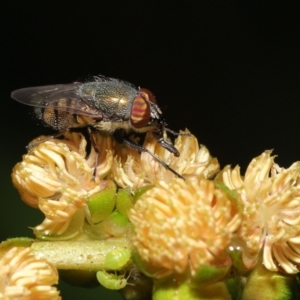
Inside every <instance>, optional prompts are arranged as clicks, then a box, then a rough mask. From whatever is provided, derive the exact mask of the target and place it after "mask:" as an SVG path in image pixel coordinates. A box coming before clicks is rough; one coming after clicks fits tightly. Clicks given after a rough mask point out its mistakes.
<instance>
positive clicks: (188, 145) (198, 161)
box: [112, 130, 219, 190]
mask: <svg viewBox="0 0 300 300" xmlns="http://www.w3.org/2000/svg"><path fill="white" fill-rule="evenodd" d="M182 134H183V135H180V136H178V138H177V139H176V140H175V144H174V145H175V147H176V148H177V150H178V151H179V153H180V156H179V157H175V156H174V155H173V154H172V153H170V152H169V151H168V150H166V149H165V148H163V147H162V146H161V145H160V144H159V143H158V142H157V141H156V140H155V139H154V137H153V136H152V134H151V133H148V134H147V135H146V139H145V141H144V144H143V147H145V148H147V149H148V150H149V151H150V152H151V153H153V154H154V155H156V156H158V157H159V158H160V159H161V160H162V161H163V162H165V163H166V164H167V165H168V166H169V167H170V168H171V169H173V170H174V171H176V172H177V173H178V174H180V175H181V176H183V177H184V178H186V179H190V180H192V179H196V178H197V177H199V176H203V177H204V178H211V177H212V176H213V175H215V174H216V173H217V172H218V171H219V163H218V161H217V159H216V158H212V157H211V155H210V154H209V151H208V150H207V148H206V147H205V146H203V145H201V146H200V148H199V145H198V141H197V139H196V138H195V136H193V135H191V134H189V131H188V130H186V131H184V132H182ZM184 134H185V135H184ZM112 173H113V177H114V179H115V180H116V182H117V183H118V185H119V186H121V187H127V186H130V187H131V188H132V190H135V189H136V188H138V187H141V186H143V185H148V184H153V183H155V182H158V181H160V180H163V181H166V182H168V181H170V180H172V179H173V178H175V177H176V175H175V174H174V173H172V172H171V171H170V170H168V169H167V168H165V167H164V166H163V165H162V164H161V163H159V162H158V161H157V160H156V159H155V158H153V156H151V155H150V154H149V153H147V152H142V153H141V154H138V153H137V152H136V151H135V150H132V149H124V148H122V149H121V151H117V156H115V158H114V166H113V168H112Z"/></svg>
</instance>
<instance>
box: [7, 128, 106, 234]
mask: <svg viewBox="0 0 300 300" xmlns="http://www.w3.org/2000/svg"><path fill="white" fill-rule="evenodd" d="M95 139H96V140H95V142H96V143H98V144H101V145H103V146H105V147H106V151H104V152H101V153H99V154H97V153H95V150H94V149H92V151H91V153H90V155H89V156H88V157H87V153H86V144H87V143H86V140H85V138H84V136H83V135H81V134H78V133H66V139H65V140H58V139H51V140H47V141H45V142H42V143H38V144H37V145H36V146H34V147H32V149H31V150H30V151H29V153H28V154H26V155H24V156H23V161H22V162H21V163H18V164H17V165H16V166H15V168H14V170H13V174H12V179H13V183H14V185H15V186H16V187H17V189H18V190H19V192H20V194H21V197H22V199H23V201H25V202H26V203H27V204H29V205H31V206H34V207H37V206H38V207H39V209H40V210H41V211H42V212H43V213H44V214H45V216H46V218H45V220H44V222H43V223H42V224H40V225H39V226H37V227H36V228H35V230H36V232H43V233H44V234H46V235H47V234H61V233H63V232H64V231H65V230H66V229H67V227H68V225H69V223H70V221H71V219H72V216H73V215H74V214H75V213H76V212H77V211H78V210H80V209H82V208H84V207H85V205H86V201H87V199H88V198H89V197H91V196H92V195H94V194H96V193H98V192H99V191H100V190H101V188H102V187H101V178H103V177H104V176H106V174H107V173H108V172H109V170H110V168H111V164H112V139H111V137H102V136H101V135H96V136H95ZM96 162H97V167H96V168H95V163H96ZM94 173H95V176H94Z"/></svg>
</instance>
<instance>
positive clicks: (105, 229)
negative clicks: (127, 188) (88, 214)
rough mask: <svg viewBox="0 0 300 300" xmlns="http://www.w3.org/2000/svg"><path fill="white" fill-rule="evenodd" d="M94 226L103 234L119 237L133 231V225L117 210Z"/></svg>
mask: <svg viewBox="0 0 300 300" xmlns="http://www.w3.org/2000/svg"><path fill="white" fill-rule="evenodd" d="M93 228H94V230H97V231H98V232H100V233H101V234H104V235H107V236H116V237H118V236H124V235H127V234H129V233H131V231H132V228H133V226H132V224H131V223H130V221H129V219H128V218H127V217H126V216H124V215H122V214H121V213H120V212H118V211H117V210H115V211H114V212H113V213H112V214H111V215H110V216H109V217H108V218H106V219H105V220H104V221H102V222H101V223H100V224H98V225H96V226H93Z"/></svg>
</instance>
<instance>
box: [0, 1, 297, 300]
mask: <svg viewBox="0 0 300 300" xmlns="http://www.w3.org/2000/svg"><path fill="white" fill-rule="evenodd" d="M241 2H242V3H241ZM0 14H1V15H0V20H1V21H0V22H1V24H0V25H1V43H0V47H1V55H0V57H1V58H0V62H1V66H0V72H1V85H0V93H1V101H2V106H1V109H0V114H1V118H0V120H1V127H0V133H1V134H0V139H1V146H0V153H1V156H0V162H1V172H0V176H1V177H0V179H1V185H0V187H1V193H0V195H1V206H0V209H1V224H0V226H1V227H0V234H1V239H2V240H3V239H5V238H7V237H14V236H24V235H26V236H30V235H31V230H30V229H28V226H34V225H36V224H38V223H39V222H40V221H41V220H42V216H41V214H39V213H38V212H37V211H34V210H33V209H31V208H29V207H27V206H26V205H25V204H23V203H22V202H21V201H20V199H19V196H18V194H17V192H16V191H15V190H14V188H13V187H12V184H11V181H10V173H11V169H12V167H13V166H14V165H15V164H16V163H17V162H18V161H20V160H21V156H22V154H24V153H25V152H26V149H25V146H26V145H27V144H28V142H29V141H30V140H31V139H33V138H35V137H37V136H38V135H40V134H44V133H49V130H48V129H45V128H44V127H43V126H40V125H38V121H37V120H35V119H34V118H33V117H32V114H30V113H29V111H30V110H29V108H28V107H26V106H24V105H22V104H19V103H17V102H15V101H13V100H11V99H10V93H11V91H12V90H14V89H18V88H21V87H29V86H38V85H47V84H56V83H69V82H72V81H76V80H84V79H86V78H90V77H91V76H93V75H98V74H102V75H105V76H109V77H116V78H120V79H123V80H127V81H129V82H132V83H134V84H135V85H137V86H141V87H146V88H148V89H150V90H152V91H153V92H154V94H155V95H156V98H157V100H158V103H159V105H160V107H161V108H162V109H163V112H164V115H165V118H166V119H167V121H168V123H169V127H170V128H172V129H174V130H179V129H184V128H186V127H187V128H188V129H190V130H191V132H192V133H194V134H195V135H196V136H197V138H198V140H199V143H202V144H205V145H206V146H207V147H208V148H209V150H210V152H211V153H212V155H213V156H216V157H218V159H219V161H220V163H221V166H222V167H223V166H225V165H227V164H231V165H236V164H239V165H240V166H241V167H242V171H243V172H244V171H245V169H246V166H247V165H248V163H249V162H250V160H251V159H252V158H253V157H256V156H258V155H259V154H261V153H262V152H263V151H264V150H265V149H274V154H276V155H279V157H278V158H276V161H277V162H278V163H279V164H280V165H282V166H284V167H288V166H289V165H291V164H292V163H293V162H294V161H296V160H299V159H300V147H299V109H300V106H299V99H300V86H299V78H300V74H299V70H300V44H299V43H300V42H299V41H300V39H299V38H300V36H299V33H300V18H299V16H300V10H299V7H298V5H296V4H294V3H293V2H292V1H259V2H257V1H184V2H183V1H180V2H179V1H178V3H175V1H139V2H137V1H77V2H75V1H10V2H8V1H7V3H6V4H4V3H2V4H1V10H0ZM3 216H4V217H3ZM5 217H7V218H5ZM96 291H97V290H94V291H92V292H91V293H92V294H91V295H90V296H86V297H87V298H88V299H98V297H99V294H97V293H98V292H96ZM81 292H82V293H83V294H84V295H86V291H85V290H76V293H77V294H76V295H77V296H74V295H72V296H71V295H70V292H69V291H67V290H66V287H65V286H63V287H62V294H63V297H64V299H81V298H82V295H83V294H82V295H81V294H80V293H81ZM68 297H69V298H68ZM76 297H78V298H76Z"/></svg>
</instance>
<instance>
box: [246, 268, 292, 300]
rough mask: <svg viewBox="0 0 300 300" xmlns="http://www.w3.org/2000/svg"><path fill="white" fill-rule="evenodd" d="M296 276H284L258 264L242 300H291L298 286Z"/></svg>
mask: <svg viewBox="0 0 300 300" xmlns="http://www.w3.org/2000/svg"><path fill="white" fill-rule="evenodd" d="M297 284H298V283H297V282H296V275H284V274H281V273H279V272H272V271H269V270H267V269H266V268H265V267H264V265H263V264H262V263H258V264H257V266H256V267H255V269H254V270H253V271H252V273H251V274H250V276H249V278H248V281H247V284H246V286H245V289H244V293H243V298H242V300H261V299H263V300H290V299H298V298H297V297H294V296H295V295H294V293H295V291H294V289H295V286H297Z"/></svg>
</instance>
